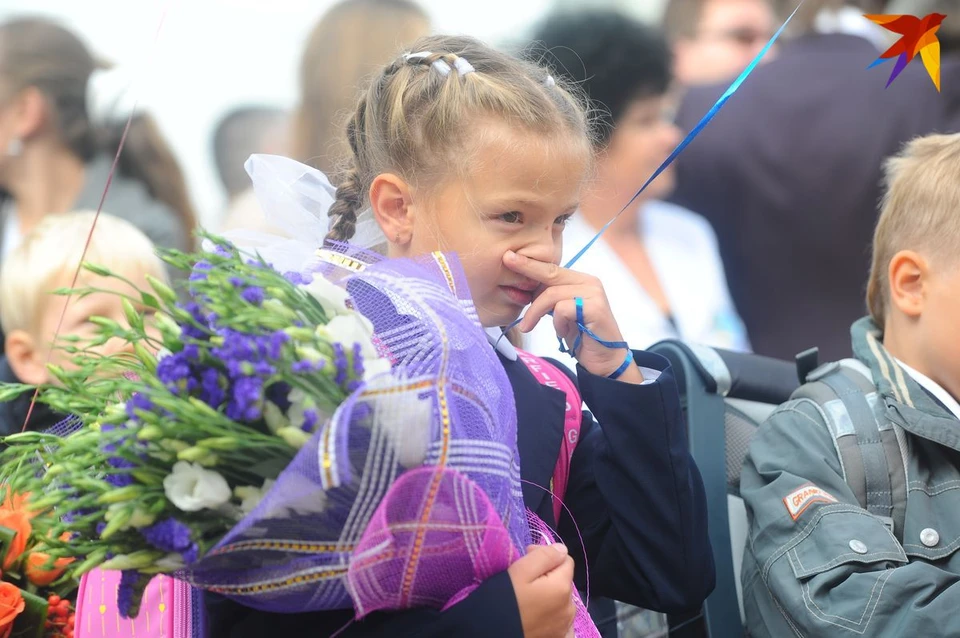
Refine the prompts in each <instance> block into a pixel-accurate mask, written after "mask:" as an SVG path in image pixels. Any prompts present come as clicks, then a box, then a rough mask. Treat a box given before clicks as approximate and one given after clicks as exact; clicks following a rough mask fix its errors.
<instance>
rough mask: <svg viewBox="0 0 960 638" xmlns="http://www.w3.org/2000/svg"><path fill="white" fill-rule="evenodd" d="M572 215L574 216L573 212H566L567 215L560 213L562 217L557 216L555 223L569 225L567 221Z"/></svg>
mask: <svg viewBox="0 0 960 638" xmlns="http://www.w3.org/2000/svg"><path fill="white" fill-rule="evenodd" d="M571 217H573V213H568V214H566V215H560V217H557V219H556V221H554V222H553V223H555V224H557V225H558V226H566V225H567V222H569V221H570V218H571Z"/></svg>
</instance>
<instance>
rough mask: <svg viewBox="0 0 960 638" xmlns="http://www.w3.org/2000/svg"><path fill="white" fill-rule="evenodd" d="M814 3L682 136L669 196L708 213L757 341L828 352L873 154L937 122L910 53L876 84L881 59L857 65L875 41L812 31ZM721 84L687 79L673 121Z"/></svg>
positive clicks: (850, 314) (875, 160)
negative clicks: (792, 32) (714, 111)
mask: <svg viewBox="0 0 960 638" xmlns="http://www.w3.org/2000/svg"><path fill="white" fill-rule="evenodd" d="M811 1H812V2H813V4H816V0H808V2H807V4H811ZM826 1H827V0H821V2H823V3H826ZM813 15H814V13H813V12H808V16H809V19H808V20H807V23H806V25H803V28H802V30H801V34H800V35H799V36H797V37H796V38H794V39H792V40H791V41H787V42H785V43H784V45H783V47H782V48H781V50H780V54H779V56H778V57H777V59H775V60H773V61H771V62H770V63H769V64H766V65H763V66H761V67H758V68H757V69H756V71H755V72H754V74H753V75H752V76H751V77H750V78H749V79H748V80H747V81H746V82H745V83H744V84H743V86H742V87H741V88H740V91H739V92H738V93H737V94H736V95H735V96H734V97H733V98H731V99H730V101H729V103H728V104H727V105H726V107H725V108H724V109H723V111H722V112H721V113H720V114H718V115H717V116H716V118H715V119H714V121H713V122H711V124H710V125H709V126H708V127H707V128H706V129H705V130H704V131H703V133H702V134H701V135H700V137H699V138H698V139H696V140H695V141H694V142H693V143H692V144H690V146H689V147H688V149H687V150H686V151H685V152H684V154H683V155H682V156H681V158H680V160H679V161H678V174H677V177H678V187H677V191H676V194H675V195H674V200H675V201H676V202H677V203H679V204H680V205H682V206H685V207H687V208H690V209H691V210H694V211H697V212H698V213H700V214H702V215H704V216H705V217H707V218H708V219H709V220H710V221H711V223H712V224H713V226H714V228H715V230H716V232H717V238H718V241H719V243H720V252H721V255H722V257H723V261H724V267H725V269H726V272H727V277H728V280H729V283H730V291H731V294H732V296H733V298H734V302H735V304H736V306H737V308H739V310H740V313H741V316H742V318H743V320H744V322H745V323H746V326H747V331H748V333H749V335H750V340H751V343H752V344H753V347H754V349H755V350H756V351H757V352H758V353H761V354H765V355H770V356H776V357H781V358H792V357H793V356H794V355H795V354H796V353H798V352H800V351H802V350H805V349H807V348H810V347H813V346H817V347H819V348H820V350H821V354H822V355H823V356H824V357H827V358H830V359H836V358H840V357H845V356H850V339H849V334H848V326H849V325H850V324H851V323H853V321H854V320H855V319H856V318H857V317H859V316H860V315H862V314H863V301H862V300H863V291H864V284H865V281H866V275H867V270H868V266H869V247H870V242H871V237H872V233H873V227H874V222H875V219H876V211H877V204H878V200H879V198H880V176H881V165H882V163H883V161H884V159H885V158H887V157H889V156H891V155H893V154H894V153H896V152H897V151H898V150H899V148H900V146H901V144H903V143H904V142H905V141H907V140H909V139H911V138H913V137H915V136H918V135H922V134H925V133H929V132H931V131H934V130H937V129H939V128H942V123H941V122H942V112H941V108H942V101H941V97H942V96H940V94H938V93H937V91H936V88H935V87H934V85H933V82H931V80H930V77H929V76H928V75H927V72H926V70H925V69H924V68H923V65H922V64H921V63H920V62H919V60H916V61H914V62H913V63H911V64H910V65H909V66H908V67H907V68H906V69H905V70H904V71H903V73H901V74H900V76H899V77H897V79H896V80H895V81H894V82H893V83H892V84H891V85H890V86H889V88H884V87H885V85H886V83H887V79H888V78H889V76H890V72H891V70H892V67H891V66H890V65H889V64H886V65H883V66H880V67H878V68H873V69H867V67H868V66H869V65H870V64H871V63H872V62H873V61H874V60H876V59H877V57H878V56H879V55H880V51H879V50H878V49H877V48H876V46H875V45H873V44H871V43H870V42H869V41H868V40H867V39H865V38H862V37H859V36H856V35H850V34H845V33H818V32H816V31H815V29H814V27H813V24H814V20H813ZM798 17H799V16H798ZM725 88H726V84H724V85H723V86H719V85H717V86H712V87H697V88H692V89H690V90H689V91H688V92H687V94H686V95H685V97H684V100H683V103H682V105H681V107H680V109H679V112H678V118H677V119H678V124H679V125H680V126H681V128H683V129H685V130H690V129H691V128H692V127H693V126H694V125H695V124H696V122H697V121H698V120H699V119H700V118H701V117H702V116H703V115H704V114H705V113H706V112H707V111H708V110H709V108H710V107H711V105H712V104H713V103H714V101H715V100H716V99H717V98H718V97H719V96H720V94H721V93H722V91H723V90H724V89H725Z"/></svg>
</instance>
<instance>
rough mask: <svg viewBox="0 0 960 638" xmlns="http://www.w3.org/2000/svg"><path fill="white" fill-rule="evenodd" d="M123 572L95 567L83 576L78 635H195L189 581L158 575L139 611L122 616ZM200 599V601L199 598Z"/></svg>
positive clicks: (197, 631)
mask: <svg viewBox="0 0 960 638" xmlns="http://www.w3.org/2000/svg"><path fill="white" fill-rule="evenodd" d="M119 585H120V572H118V571H106V570H102V569H95V570H93V571H91V572H88V573H86V574H84V575H83V577H82V578H81V579H80V590H79V592H78V593H77V613H76V620H75V623H74V630H73V632H74V633H73V635H74V636H76V638H121V637H122V638H131V637H133V638H194V636H200V635H202V634H203V631H202V628H199V627H198V628H194V627H193V622H194V614H193V604H194V602H195V601H194V600H193V596H195V593H194V592H192V591H191V588H190V585H188V584H187V583H185V582H183V581H181V580H176V579H174V578H171V577H169V576H162V575H161V576H155V577H154V578H153V580H151V581H150V584H148V585H147V590H146V592H144V595H143V603H142V604H141V606H140V614H139V615H138V616H137V617H136V618H134V619H129V618H127V619H124V618H121V617H120V612H119V611H118V608H117V588H118V587H119ZM196 602H199V601H196Z"/></svg>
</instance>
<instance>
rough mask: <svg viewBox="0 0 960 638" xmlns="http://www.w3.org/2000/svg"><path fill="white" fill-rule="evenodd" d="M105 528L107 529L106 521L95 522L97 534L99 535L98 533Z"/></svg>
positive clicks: (101, 532)
mask: <svg viewBox="0 0 960 638" xmlns="http://www.w3.org/2000/svg"><path fill="white" fill-rule="evenodd" d="M105 529H107V524H106V523H97V536H100V534H103V530H105Z"/></svg>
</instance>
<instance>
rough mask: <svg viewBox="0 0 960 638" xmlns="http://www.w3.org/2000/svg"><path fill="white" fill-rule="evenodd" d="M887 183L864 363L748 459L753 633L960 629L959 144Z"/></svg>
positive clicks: (898, 164) (896, 169)
mask: <svg viewBox="0 0 960 638" xmlns="http://www.w3.org/2000/svg"><path fill="white" fill-rule="evenodd" d="M886 189H887V192H886V196H885V198H884V200H883V204H882V211H881V214H880V219H879V222H878V224H877V227H876V235H875V238H874V245H873V252H874V258H873V267H872V270H871V274H870V284H869V292H868V305H869V307H870V316H869V317H866V318H864V319H861V320H860V321H858V322H857V323H855V324H854V325H853V328H852V330H851V334H852V337H853V349H854V353H855V357H856V359H853V360H846V361H844V362H841V363H840V364H839V365H838V364H831V365H828V366H823V367H820V368H819V369H817V370H815V371H814V372H813V373H811V375H810V376H808V377H807V380H808V383H807V384H805V385H804V386H803V387H802V388H801V389H800V390H799V391H798V392H797V393H796V394H795V396H794V397H793V400H791V401H790V402H788V403H786V404H784V405H783V406H781V407H780V408H779V409H778V410H777V411H776V412H774V414H773V415H772V416H771V417H770V419H769V420H768V421H767V422H766V423H764V424H763V425H762V426H761V427H760V429H759V431H758V433H757V435H756V437H755V438H754V440H753V442H752V444H751V447H750V453H749V455H748V457H747V460H746V462H745V464H744V468H743V474H742V476H741V494H742V496H743V499H744V501H745V503H746V505H747V512H748V517H749V523H750V530H749V534H748V541H747V547H746V551H745V554H744V564H743V572H742V581H743V596H744V608H745V613H746V621H747V626H748V630H749V632H750V635H752V636H792V635H804V636H807V635H809V636H831V637H834V636H958V635H960V614H958V613H957V607H958V605H960V552H958V550H960V404H958V403H957V398H958V397H960V135H950V136H946V135H933V136H929V137H925V138H920V139H917V140H914V141H913V142H911V143H909V144H907V145H906V147H905V148H904V149H903V151H902V153H901V154H900V155H898V156H897V157H895V158H893V159H891V160H889V161H888V163H887V165H886Z"/></svg>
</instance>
